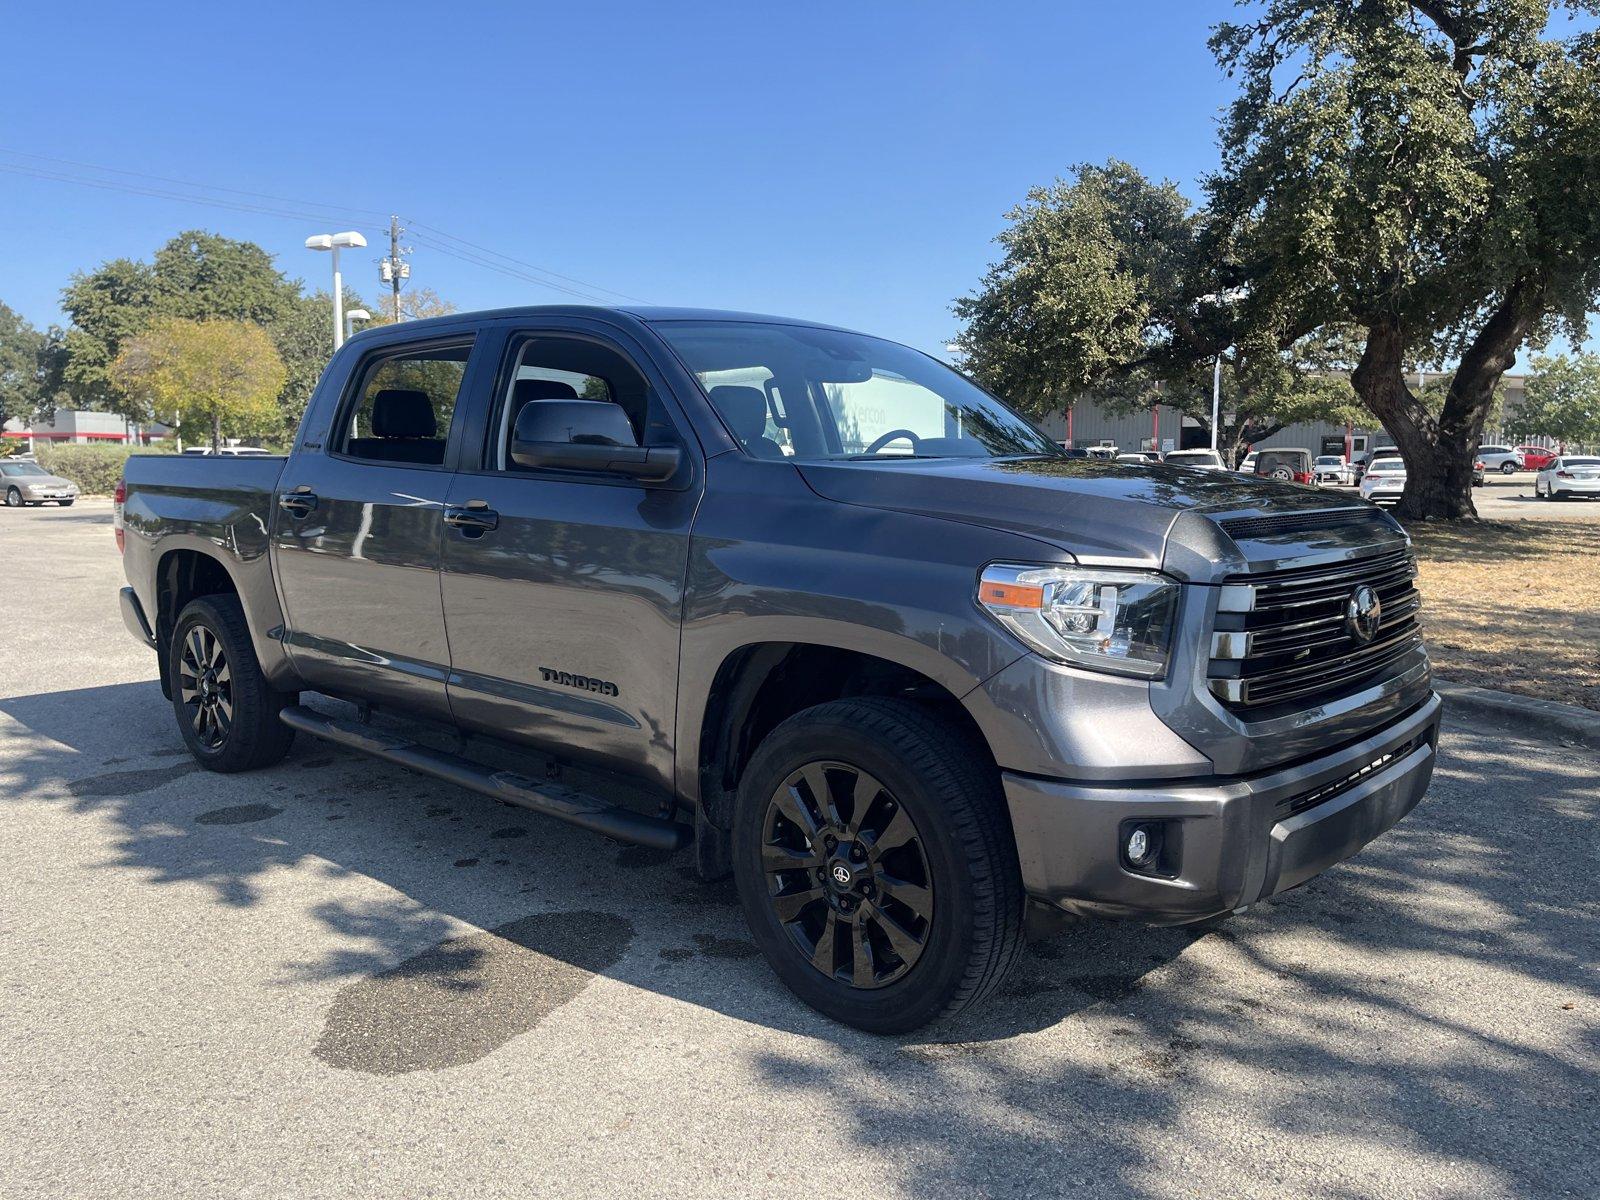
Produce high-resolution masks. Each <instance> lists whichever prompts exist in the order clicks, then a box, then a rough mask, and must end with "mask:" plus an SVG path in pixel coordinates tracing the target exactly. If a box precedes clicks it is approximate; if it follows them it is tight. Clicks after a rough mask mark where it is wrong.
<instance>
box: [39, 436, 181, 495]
mask: <svg viewBox="0 0 1600 1200" xmlns="http://www.w3.org/2000/svg"><path fill="white" fill-rule="evenodd" d="M171 452H172V451H171V447H168V446H139V447H127V446H92V445H76V444H74V443H71V442H41V443H39V445H38V449H37V450H36V451H35V455H34V457H36V458H37V459H38V460H39V465H40V466H41V467H43V468H44V469H45V470H47V471H49V472H51V473H52V474H55V475H60V476H61V477H62V478H63V479H70V480H72V482H73V483H75V484H77V485H78V489H79V490H80V491H82V492H83V493H84V494H85V495H89V496H109V495H111V493H112V492H113V491H115V490H116V487H117V482H118V481H119V480H120V479H121V478H122V468H123V465H124V464H125V463H126V462H127V461H128V456H129V455H130V454H169V453H171Z"/></svg>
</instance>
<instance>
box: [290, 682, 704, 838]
mask: <svg viewBox="0 0 1600 1200" xmlns="http://www.w3.org/2000/svg"><path fill="white" fill-rule="evenodd" d="M279 716H280V717H281V718H282V720H283V723H284V724H285V725H288V726H290V727H291V728H293V729H298V730H299V731H300V732H301V733H308V734H310V735H311V736H312V737H316V738H322V739H323V740H324V741H329V742H333V743H335V744H336V745H340V746H344V747H346V748H347V749H350V750H357V751H359V752H361V753H362V754H370V755H371V756H372V757H373V758H381V759H383V760H384V761H385V762H391V763H394V764H395V765H396V766H398V767H405V768H406V769H407V770H409V771H416V772H418V773H419V774H422V775H431V776H433V777H434V778H435V779H442V780H444V781H445V782H446V783H453V784H456V785H458V786H460V787H464V788H467V789H469V790H470V791H474V792H481V793H482V794H483V795H485V796H490V797H492V798H493V799H495V800H501V801H504V802H505V803H507V804H515V805H517V806H518V807H520V808H527V809H532V810H533V811H534V812H536V813H543V814H544V815H545V816H547V817H554V818H556V820H558V821H566V822H567V823H568V824H569V825H578V826H581V827H583V828H584V829H588V830H591V831H593V832H595V833H603V834H605V836H606V837H609V838H615V839H616V840H617V841H619V842H633V843H635V844H636V845H640V846H649V847H650V848H651V849H652V850H681V849H682V848H683V847H684V846H687V845H688V844H689V843H690V842H691V841H693V840H694V830H693V829H692V828H691V827H690V826H688V825H684V824H681V823H680V822H677V821H669V820H667V819H665V818H664V817H647V816H645V815H643V814H642V813H636V812H634V811H632V810H631V809H626V808H619V807H617V806H616V805H614V804H607V803H605V802H604V801H602V800H596V799H595V798H594V797H592V796H588V795H585V794H584V793H583V792H579V791H576V790H575V789H573V788H569V787H566V786H565V785H563V784H559V783H541V782H539V781H537V780H533V779H529V778H528V777H527V776H526V775H518V774H517V773H516V772H515V771H496V770H491V769H490V768H488V767H485V766H481V765H479V764H478V763H475V762H472V761H471V760H470V759H466V758H462V757H461V756H460V755H457V754H449V753H446V752H445V751H443V750H435V749H433V748H432V747H430V746H424V745H421V744H419V743H417V742H412V741H407V740H406V739H405V738H400V737H394V736H391V735H389V734H385V733H381V732H379V731H377V730H375V729H372V728H371V727H369V726H365V725H358V724H356V723H355V722H353V721H341V720H338V719H336V718H334V717H327V716H324V715H323V714H322V713H319V712H316V711H315V710H313V709H309V708H307V707H305V706H304V705H302V704H295V705H291V706H289V707H288V708H285V709H284V710H283V711H282V712H281V713H280V714H279Z"/></svg>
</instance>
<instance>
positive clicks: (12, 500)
mask: <svg viewBox="0 0 1600 1200" xmlns="http://www.w3.org/2000/svg"><path fill="white" fill-rule="evenodd" d="M6 507H7V508H21V507H22V493H21V492H19V491H18V490H17V489H16V488H7V489H6Z"/></svg>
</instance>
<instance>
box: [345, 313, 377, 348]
mask: <svg viewBox="0 0 1600 1200" xmlns="http://www.w3.org/2000/svg"><path fill="white" fill-rule="evenodd" d="M370 320H372V314H371V313H369V312H368V311H367V310H366V309H364V308H352V309H351V310H350V311H349V312H347V313H345V315H344V336H345V338H346V340H348V339H350V338H353V337H355V335H356V322H357V321H370Z"/></svg>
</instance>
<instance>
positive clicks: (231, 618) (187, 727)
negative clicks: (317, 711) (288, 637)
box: [167, 596, 294, 773]
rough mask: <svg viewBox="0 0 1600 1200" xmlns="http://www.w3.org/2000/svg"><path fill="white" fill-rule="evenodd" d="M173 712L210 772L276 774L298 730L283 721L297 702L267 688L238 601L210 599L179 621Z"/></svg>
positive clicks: (171, 663) (171, 665)
mask: <svg viewBox="0 0 1600 1200" xmlns="http://www.w3.org/2000/svg"><path fill="white" fill-rule="evenodd" d="M167 653H168V654H169V655H170V656H171V657H170V658H169V659H168V670H169V674H168V678H169V679H171V680H172V707H173V710H174V711H175V712H176V713H177V716H178V729H179V731H180V732H181V733H182V734H183V741H184V744H185V745H186V746H188V748H189V753H190V754H192V755H194V757H195V759H196V761H198V762H199V764H200V765H201V766H202V767H205V768H206V769H207V770H210V771H221V772H224V773H232V772H234V771H249V770H252V769H254V768H256V767H266V766H271V765H272V764H273V763H275V762H277V761H278V760H279V759H281V758H282V757H283V756H284V755H285V754H287V753H288V752H289V745H290V743H292V742H293V741H294V730H293V729H291V728H289V726H287V725H285V724H284V723H283V722H282V721H280V720H279V719H278V713H279V712H280V711H282V709H283V707H284V705H286V704H290V703H293V701H294V695H293V693H290V692H280V691H278V690H276V689H275V688H273V687H272V686H271V685H270V684H268V683H267V680H266V676H264V675H263V674H262V673H261V664H260V663H259V662H258V661H257V660H256V652H255V647H254V646H253V645H251V642H250V629H249V626H248V624H247V623H246V622H245V616H244V609H243V608H242V607H240V604H239V600H238V597H236V596H202V597H201V598H200V599H198V600H192V601H190V602H189V604H188V605H187V606H185V608H184V610H183V612H181V613H179V614H178V623H177V625H176V627H174V629H173V631H172V643H171V645H170V646H169V647H168V648H167Z"/></svg>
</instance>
